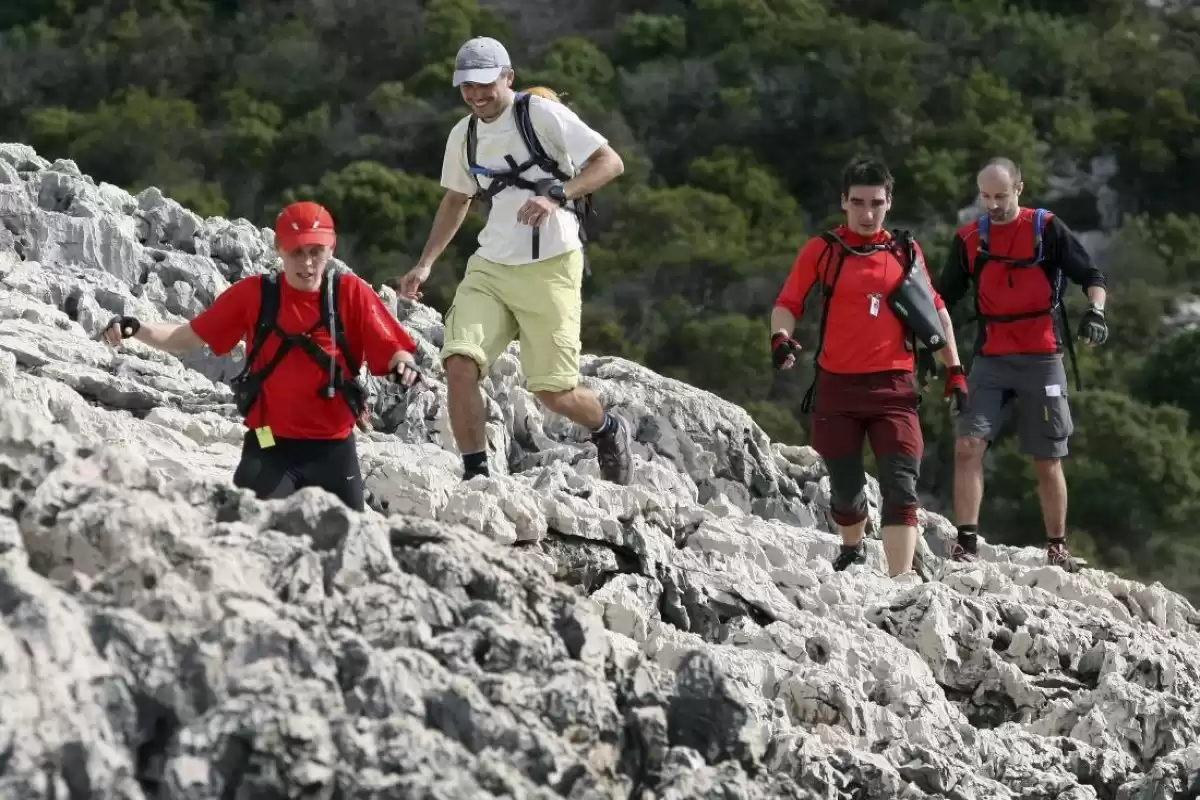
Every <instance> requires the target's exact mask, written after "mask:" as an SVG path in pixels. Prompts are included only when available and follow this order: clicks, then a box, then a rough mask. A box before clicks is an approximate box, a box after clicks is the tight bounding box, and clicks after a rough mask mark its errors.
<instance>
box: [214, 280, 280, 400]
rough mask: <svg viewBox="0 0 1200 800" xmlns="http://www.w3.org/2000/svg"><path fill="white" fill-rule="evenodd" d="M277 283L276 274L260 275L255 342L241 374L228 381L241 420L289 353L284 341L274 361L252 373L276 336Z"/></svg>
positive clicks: (247, 355)
mask: <svg viewBox="0 0 1200 800" xmlns="http://www.w3.org/2000/svg"><path fill="white" fill-rule="evenodd" d="M279 280H280V278H279V274H278V273H275V272H271V273H268V274H266V275H263V276H262V277H261V278H260V279H259V287H260V292H261V294H260V295H259V302H258V320H257V321H256V322H255V323H254V338H253V339H252V340H251V342H250V346H249V347H248V348H247V350H246V360H245V362H243V365H242V371H241V372H239V373H238V374H237V375H235V376H234V377H233V378H231V379H230V381H229V386H230V388H231V389H232V390H233V395H234V405H235V406H236V407H237V410H238V413H240V414H241V415H242V416H243V417H246V416H247V415H249V413H250V410H251V409H252V408H253V407H254V404H255V402H257V401H258V396H259V393H260V392H261V390H262V385H263V382H264V381H265V380H266V379H267V376H268V375H270V374H271V373H272V372H273V371H274V370H275V368H276V367H278V366H279V363H280V362H281V361H283V358H284V356H286V355H287V353H288V350H289V349H291V347H290V345H289V344H288V342H287V341H286V339H285V340H284V341H282V342H281V343H280V345H279V348H278V349H277V350H276V351H275V355H274V357H272V358H271V360H270V361H269V362H268V363H267V364H266V365H264V366H263V368H262V369H260V370H258V371H255V370H254V362H255V361H256V360H257V359H258V356H259V353H261V352H262V348H263V345H264V344H266V341H267V337H268V336H270V335H271V334H272V333H273V332H278V328H277V327H276V319H277V318H278V316H279V302H280V287H279Z"/></svg>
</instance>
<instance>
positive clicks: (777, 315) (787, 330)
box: [771, 306, 796, 336]
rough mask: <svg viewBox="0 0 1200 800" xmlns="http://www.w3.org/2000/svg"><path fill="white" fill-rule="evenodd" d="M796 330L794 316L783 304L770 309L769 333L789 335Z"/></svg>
mask: <svg viewBox="0 0 1200 800" xmlns="http://www.w3.org/2000/svg"><path fill="white" fill-rule="evenodd" d="M795 330H796V317H795V316H793V315H792V312H791V311H788V310H787V309H786V308H784V307H783V306H775V307H774V308H772V309H771V335H772V336H774V335H775V334H777V333H782V334H783V335H784V336H791V335H792V333H793V332H794V331H795Z"/></svg>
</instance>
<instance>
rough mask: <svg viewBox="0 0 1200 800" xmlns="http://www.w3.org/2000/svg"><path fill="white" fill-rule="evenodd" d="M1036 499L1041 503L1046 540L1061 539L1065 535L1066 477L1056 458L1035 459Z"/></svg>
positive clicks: (1059, 461) (1060, 462)
mask: <svg viewBox="0 0 1200 800" xmlns="http://www.w3.org/2000/svg"><path fill="white" fill-rule="evenodd" d="M1033 465H1034V468H1035V469H1036V471H1037V481H1038V498H1039V499H1040V500H1041V503H1042V520H1043V522H1044V523H1045V525H1046V538H1048V539H1061V538H1062V537H1064V536H1066V535H1067V476H1066V475H1064V474H1063V468H1062V461H1061V460H1059V459H1057V458H1036V459H1034V461H1033Z"/></svg>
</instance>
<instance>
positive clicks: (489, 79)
mask: <svg viewBox="0 0 1200 800" xmlns="http://www.w3.org/2000/svg"><path fill="white" fill-rule="evenodd" d="M511 66H512V62H511V60H510V59H509V57H508V51H507V50H505V49H504V45H502V44H500V43H499V42H498V41H496V40H495V39H493V38H491V37H489V36H476V37H475V38H474V39H468V40H467V41H466V43H465V44H463V46H462V47H460V48H458V55H457V56H456V57H455V59H454V85H455V86H458V85H459V84H462V83H494V82H495V81H496V80H497V79H499V77H500V73H501V72H503V71H504V70H505V69H506V68H509V67H511Z"/></svg>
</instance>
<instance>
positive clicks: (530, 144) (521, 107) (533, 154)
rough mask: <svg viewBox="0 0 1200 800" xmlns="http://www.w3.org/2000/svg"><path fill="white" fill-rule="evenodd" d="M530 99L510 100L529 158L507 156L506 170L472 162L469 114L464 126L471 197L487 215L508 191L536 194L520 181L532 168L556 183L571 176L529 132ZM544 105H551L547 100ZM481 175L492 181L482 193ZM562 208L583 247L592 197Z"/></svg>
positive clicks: (474, 137)
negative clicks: (473, 189) (572, 219)
mask: <svg viewBox="0 0 1200 800" xmlns="http://www.w3.org/2000/svg"><path fill="white" fill-rule="evenodd" d="M530 97H531V95H530V94H529V93H528V92H517V93H516V95H515V98H514V100H513V119H514V121H515V122H516V125H517V131H518V132H519V133H520V134H521V141H522V142H523V143H524V144H525V149H526V150H527V151H528V152H529V157H528V158H527V159H526V160H525V161H523V162H521V163H517V160H516V159H515V158H513V156H512V155H511V154H510V155H506V156H505V157H504V160H505V161H507V162H508V169H504V170H496V169H488V168H487V167H481V166H480V165H479V162H478V161H476V160H475V159H476V150H477V148H478V144H479V135H478V132H477V130H476V127H477V125H478V118H477V117H476V116H475V115H474V114H472V115H471V116H470V119H469V121H468V122H467V168H468V169H469V170H470V172H471V177H472V178H474V179H475V185H476V186H478V187H479V191H477V192H476V193H475V199H476V200H479V201H480V202H481V203H483V205H484V208H485V209H486V211H487V213H491V201H492V198H493V197H495V196H496V195H497V194H499V193H500V192H502V191H504V190H505V189H507V188H509V187H516V188H518V189H528V190H529V191H531V192H535V193H539V194H540V193H541V192H540V189H541V187H540V186H539V183H538V182H537V181H531V180H528V179H526V178H523V177H521V175H522V173H524V172H526V171H528V170H529V169H532V168H533V167H539V168H541V169H542V170H543V171H545V172H548V173H550V174H551V175H553V176H554V178H555V179H556V180H559V181H568V180H570V179H571V176H570V175H568V174H567V173H565V172H564V171H563V170H562V169H561V168H560V167H559V165H558V162H557V161H555V160H554V159H553V158H551V157H550V154H549V153H547V152H546V149H545V148H544V147H542V143H541V141H539V139H538V135H537V131H535V130H534V129H533V121H532V120H531V119H530V118H529V98H530ZM546 102H554V101H552V100H547V101H546ZM481 175H482V176H484V177H487V178H491V179H492V180H491V183H490V184H488V187H487V188H486V189H484V188H483V184H481V183H480V182H479V177H480V176H481ZM566 208H567V210H569V211H570V212H571V213H573V214H574V215H575V216H576V217H577V218H578V219H579V238H580V240H581V241H583V242H584V243H585V246H586V243H587V231H586V229H585V225H584V223H585V221H586V220H587V218H588V217H590V216H592V215H593V214H594V213H595V209H594V208H593V207H592V196H591V195H590V194H587V195H584V196H583V197H577V198H575V199H574V200H570V201H568V203H567V206H566ZM540 234H541V230H540V229H539V228H534V229H533V234H532V235H533V258H535V259H536V258H537V257H538V255H539V253H540V250H541V236H540Z"/></svg>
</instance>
